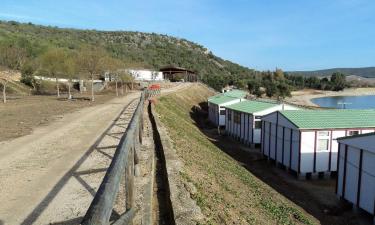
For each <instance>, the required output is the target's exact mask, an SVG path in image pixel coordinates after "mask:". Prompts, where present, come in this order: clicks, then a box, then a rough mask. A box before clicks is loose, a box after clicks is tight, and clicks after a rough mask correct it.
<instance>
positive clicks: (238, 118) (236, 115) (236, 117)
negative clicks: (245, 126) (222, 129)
mask: <svg viewBox="0 0 375 225" xmlns="http://www.w3.org/2000/svg"><path fill="white" fill-rule="evenodd" d="M234 122H235V123H241V113H239V112H234Z"/></svg>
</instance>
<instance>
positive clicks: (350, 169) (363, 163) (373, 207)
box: [336, 133, 375, 224]
mask: <svg viewBox="0 0 375 225" xmlns="http://www.w3.org/2000/svg"><path fill="white" fill-rule="evenodd" d="M338 142H339V153H338V156H339V157H338V162H337V163H338V168H337V185H336V194H337V196H338V197H340V198H342V199H345V200H347V201H349V202H351V203H352V204H353V205H355V206H356V207H358V208H361V209H363V210H365V211H367V212H368V213H370V214H372V215H373V216H375V133H370V134H363V135H356V136H353V137H344V138H339V139H338ZM374 224H375V217H374Z"/></svg>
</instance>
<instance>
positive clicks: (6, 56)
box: [0, 45, 26, 103]
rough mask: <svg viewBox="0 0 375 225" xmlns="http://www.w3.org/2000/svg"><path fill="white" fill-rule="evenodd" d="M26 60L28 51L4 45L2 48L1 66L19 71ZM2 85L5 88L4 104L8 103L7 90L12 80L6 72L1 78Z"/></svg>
mask: <svg viewBox="0 0 375 225" xmlns="http://www.w3.org/2000/svg"><path fill="white" fill-rule="evenodd" d="M25 59H26V51H25V49H23V48H19V47H15V46H11V45H2V46H0V65H3V66H5V67H6V68H10V69H19V68H21V67H22V65H23V64H24V62H25ZM0 80H1V84H2V86H3V90H2V91H3V103H6V102H7V95H6V88H7V85H8V83H9V80H10V75H9V73H8V72H7V71H5V72H4V73H3V74H2V75H1V76H0Z"/></svg>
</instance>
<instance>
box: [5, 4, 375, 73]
mask: <svg viewBox="0 0 375 225" xmlns="http://www.w3.org/2000/svg"><path fill="white" fill-rule="evenodd" d="M374 12H375V1H374V0H303V1H301V0H282V1H281V0H232V1H224V0H184V1H178V0H177V1H176V0H147V1H146V0H138V1H127V0H64V1H55V0H1V3H0V19H3V20H16V21H21V22H33V23H36V24H44V25H54V26H59V27H74V28H89V29H97V30H132V31H144V32H155V33H162V34H168V35H172V36H177V37H182V38H186V39H188V40H192V41H194V42H197V43H199V44H202V45H204V46H206V47H207V48H209V49H210V50H211V51H213V53H214V54H216V55H218V56H220V57H222V58H224V59H229V60H232V61H234V62H237V63H239V64H242V65H244V66H248V67H250V68H255V69H260V70H266V69H275V68H276V67H278V68H282V69H284V70H315V69H324V68H332V67H365V66H375V13H374Z"/></svg>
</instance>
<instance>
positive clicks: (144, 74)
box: [128, 69, 163, 81]
mask: <svg viewBox="0 0 375 225" xmlns="http://www.w3.org/2000/svg"><path fill="white" fill-rule="evenodd" d="M128 72H129V73H130V74H131V75H132V76H133V78H134V79H135V80H147V81H152V80H157V81H161V80H163V73H162V72H159V71H151V70H134V69H130V70H128Z"/></svg>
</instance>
